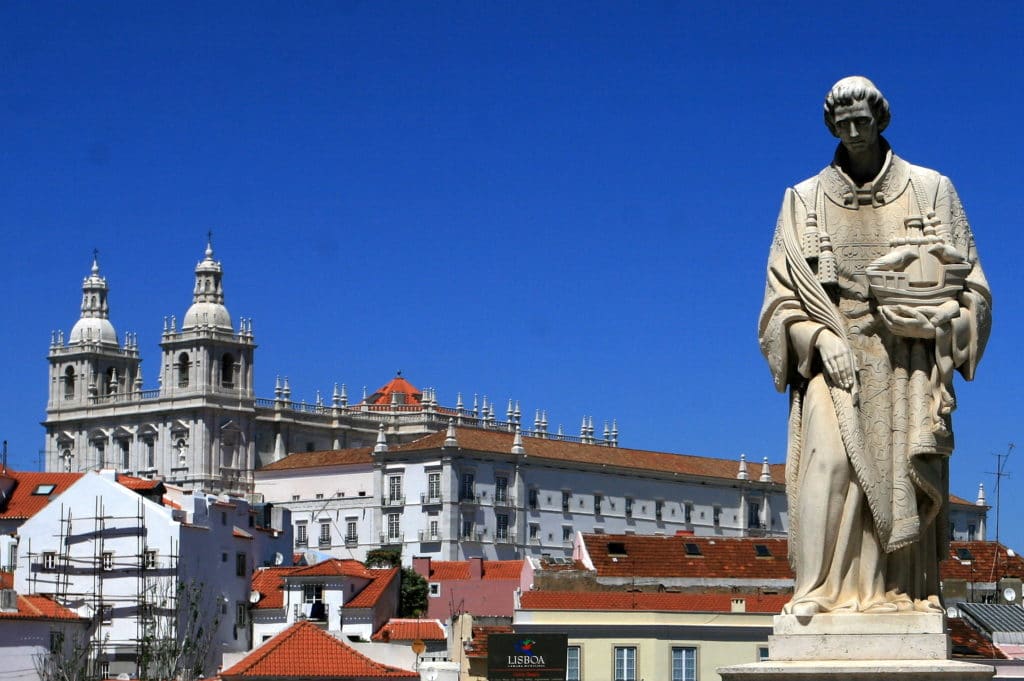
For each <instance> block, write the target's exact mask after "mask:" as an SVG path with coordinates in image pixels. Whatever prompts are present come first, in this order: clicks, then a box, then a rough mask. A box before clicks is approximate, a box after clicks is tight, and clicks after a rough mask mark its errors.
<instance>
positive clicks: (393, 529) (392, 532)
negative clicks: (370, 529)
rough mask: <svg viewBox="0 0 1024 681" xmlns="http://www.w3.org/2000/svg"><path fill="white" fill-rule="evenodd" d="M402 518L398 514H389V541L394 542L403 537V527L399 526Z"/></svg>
mask: <svg viewBox="0 0 1024 681" xmlns="http://www.w3.org/2000/svg"><path fill="white" fill-rule="evenodd" d="M400 518H401V516H399V515H398V514H397V513H388V539H390V540H394V539H399V538H400V537H401V531H402V528H401V525H400V524H399V520H400Z"/></svg>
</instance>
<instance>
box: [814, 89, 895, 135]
mask: <svg viewBox="0 0 1024 681" xmlns="http://www.w3.org/2000/svg"><path fill="white" fill-rule="evenodd" d="M860 101H867V103H868V106H869V107H871V115H873V116H874V117H875V123H876V124H877V125H878V132H882V131H883V130H885V129H886V127H888V125H889V102H887V101H885V97H883V96H882V92H881V91H880V90H879V89H878V88H877V87H875V84H874V83H872V82H871V81H870V80H868V79H867V78H865V77H864V76H848V77H846V78H843V79H842V80H840V81H839V82H838V83H836V84H835V85H833V86H832V89H831V90H829V92H828V94H827V95H825V125H827V126H828V129H829V132H831V133H832V134H833V135H835V136H836V137H839V135H837V134H836V126H835V113H836V107H837V106H850V105H852V104H853V103H854V102H860Z"/></svg>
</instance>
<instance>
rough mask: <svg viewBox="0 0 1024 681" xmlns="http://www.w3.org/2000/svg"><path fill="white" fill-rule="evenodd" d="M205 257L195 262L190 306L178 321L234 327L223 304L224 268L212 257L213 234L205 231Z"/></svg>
mask: <svg viewBox="0 0 1024 681" xmlns="http://www.w3.org/2000/svg"><path fill="white" fill-rule="evenodd" d="M203 255H204V256H205V257H204V258H203V259H202V260H200V261H199V262H198V263H197V264H196V270H195V272H196V284H195V288H194V289H193V291H192V306H191V307H190V308H189V309H188V311H187V312H186V313H185V317H184V318H183V319H182V321H181V328H182V329H183V330H184V329H189V328H196V327H213V328H217V329H221V330H224V331H229V332H230V331H233V327H232V325H231V315H230V314H229V313H228V309H227V308H226V307H224V285H223V281H222V279H223V275H224V271H223V268H222V267H221V264H220V263H219V262H218V261H216V260H214V259H213V234H212V232H211V233H208V234H207V241H206V250H205V251H204V254H203Z"/></svg>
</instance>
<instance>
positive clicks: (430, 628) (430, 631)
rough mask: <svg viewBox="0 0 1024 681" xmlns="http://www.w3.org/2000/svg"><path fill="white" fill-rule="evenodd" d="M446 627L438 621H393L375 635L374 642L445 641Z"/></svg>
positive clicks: (396, 619)
mask: <svg viewBox="0 0 1024 681" xmlns="http://www.w3.org/2000/svg"><path fill="white" fill-rule="evenodd" d="M447 638H448V637H447V636H445V633H444V627H442V626H441V623H440V622H439V621H437V620H412V619H398V618H395V619H392V620H390V621H389V622H388V623H387V624H385V625H384V626H383V627H381V628H380V629H378V630H377V633H376V634H374V635H373V640H374V641H415V640H416V639H420V640H422V641H444V640H447Z"/></svg>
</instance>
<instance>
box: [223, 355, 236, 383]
mask: <svg viewBox="0 0 1024 681" xmlns="http://www.w3.org/2000/svg"><path fill="white" fill-rule="evenodd" d="M220 384H221V385H222V386H224V387H225V388H233V387H235V358H234V357H232V356H231V353H230V352H226V353H224V356H223V357H222V358H221V360H220Z"/></svg>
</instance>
